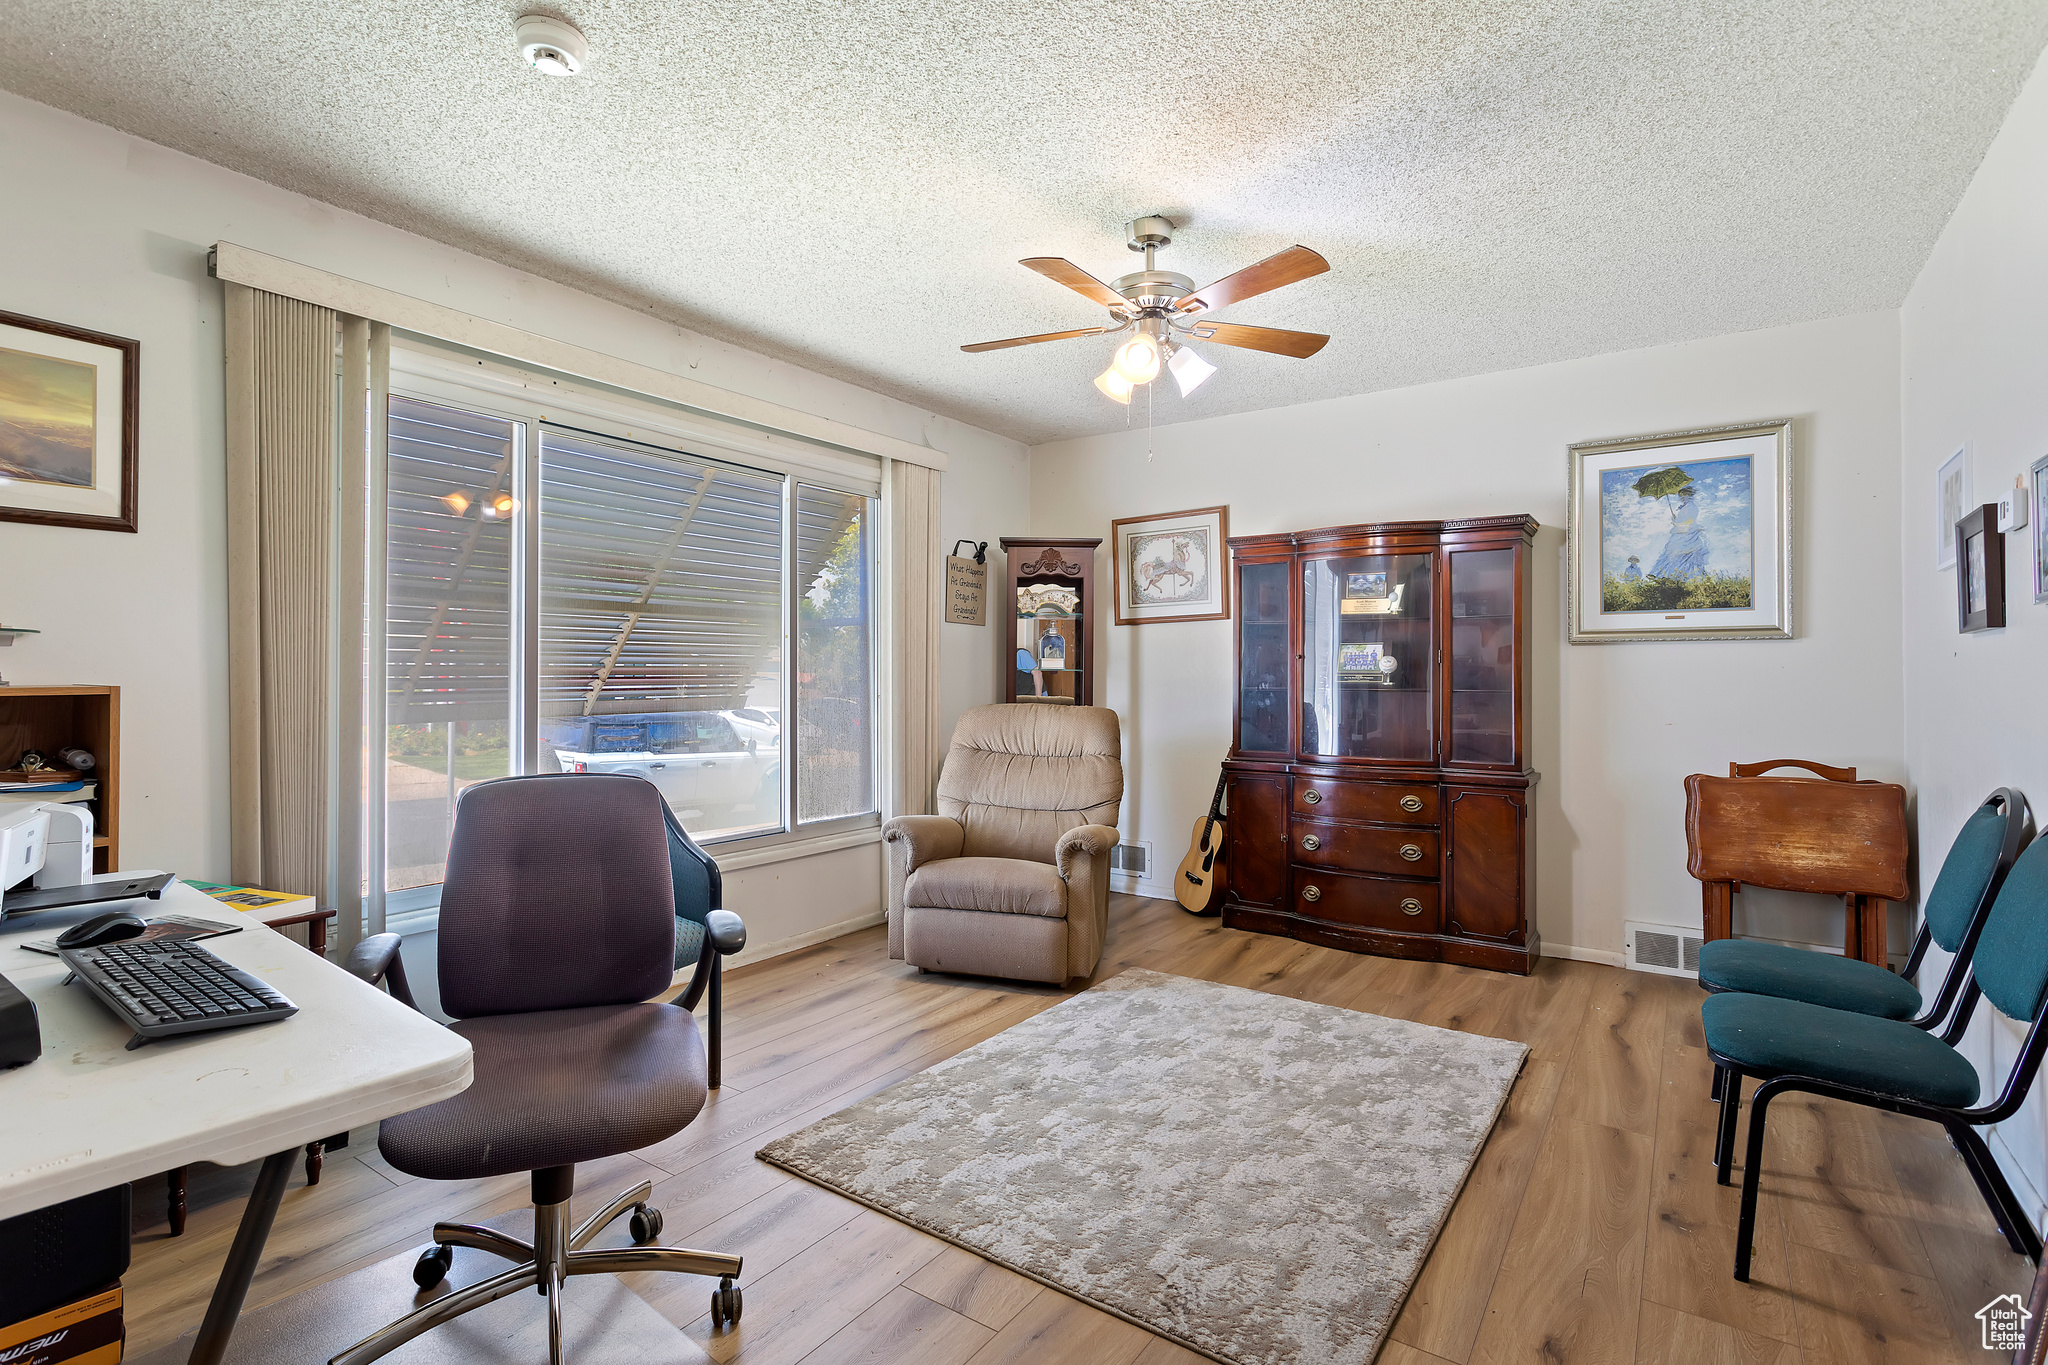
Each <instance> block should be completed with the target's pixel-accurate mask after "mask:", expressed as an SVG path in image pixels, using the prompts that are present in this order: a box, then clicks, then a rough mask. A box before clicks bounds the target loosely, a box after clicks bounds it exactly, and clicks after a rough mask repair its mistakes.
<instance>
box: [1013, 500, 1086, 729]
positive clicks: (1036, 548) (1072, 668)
mask: <svg viewBox="0 0 2048 1365" xmlns="http://www.w3.org/2000/svg"><path fill="white" fill-rule="evenodd" d="M1001 543H1002V547H1003V552H1004V553H1005V554H1006V555H1008V556H1009V565H1010V569H1009V574H1010V576H1009V587H1008V589H1007V590H1006V591H1007V594H1008V600H1007V601H999V602H998V603H996V606H997V609H998V610H1001V611H1002V612H1003V614H1004V615H1005V617H1007V619H1008V620H1009V623H1010V649H1009V653H1008V655H1007V656H1006V658H1005V661H1004V662H1005V664H1006V667H1004V668H1002V669H1000V670H998V676H999V677H1001V678H1002V679H1003V683H1002V685H1001V687H1000V688H999V690H998V692H997V695H996V700H997V701H999V702H1017V703H1022V704H1026V705H1032V706H1093V705H1094V704H1095V616H1096V609H1095V550H1096V547H1097V546H1099V545H1101V544H1102V539H1101V537H1099V536H1098V537H1096V538H1095V539H1093V540H1086V539H1067V540H1053V539H1045V538H1039V539H1035V540H1032V539H1014V538H1011V537H1009V536H1005V537H1004V538H1003V540H1002V542H1001Z"/></svg>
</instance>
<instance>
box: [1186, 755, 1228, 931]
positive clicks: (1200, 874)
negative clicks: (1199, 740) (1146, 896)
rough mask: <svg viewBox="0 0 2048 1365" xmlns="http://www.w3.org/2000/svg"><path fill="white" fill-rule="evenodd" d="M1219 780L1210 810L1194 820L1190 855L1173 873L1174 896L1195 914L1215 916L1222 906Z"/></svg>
mask: <svg viewBox="0 0 2048 1365" xmlns="http://www.w3.org/2000/svg"><path fill="white" fill-rule="evenodd" d="M1226 780H1227V779H1226V778H1224V777H1221V776H1219V777H1218V778H1217V779H1216V795H1215V796H1214V798H1212V799H1211V800H1210V802H1209V813H1208V814H1207V815H1205V816H1203V817H1202V818H1201V819H1199V820H1197V821H1195V833H1194V837H1193V838H1192V839H1190V840H1189V841H1188V856H1187V857H1185V858H1183V859H1181V860H1180V870H1179V871H1178V872H1176V873H1174V874H1173V898H1174V899H1175V900H1177V901H1179V902H1180V908H1181V909H1183V910H1186V911H1188V912H1189V913H1190V914H1196V915H1214V914H1218V913H1220V912H1221V911H1222V909H1223V859H1222V856H1221V855H1222V852H1223V814H1222V812H1223V784H1224V782H1225V781H1226Z"/></svg>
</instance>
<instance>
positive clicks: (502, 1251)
mask: <svg viewBox="0 0 2048 1365" xmlns="http://www.w3.org/2000/svg"><path fill="white" fill-rule="evenodd" d="M434 1240H435V1241H437V1242H439V1243H441V1244H442V1245H443V1246H451V1247H468V1248H469V1249H470V1250H471V1251H488V1252H490V1253H491V1255H493V1256H503V1257H504V1258H505V1259H506V1260H508V1261H514V1262H517V1261H530V1260H532V1259H533V1245H532V1243H530V1242H522V1241H520V1240H519V1239H518V1238H517V1237H513V1236H511V1235H509V1234H507V1233H503V1232H500V1231H498V1230H497V1229H496V1228H487V1227H484V1226H482V1225H481V1224H478V1223H436V1224H434Z"/></svg>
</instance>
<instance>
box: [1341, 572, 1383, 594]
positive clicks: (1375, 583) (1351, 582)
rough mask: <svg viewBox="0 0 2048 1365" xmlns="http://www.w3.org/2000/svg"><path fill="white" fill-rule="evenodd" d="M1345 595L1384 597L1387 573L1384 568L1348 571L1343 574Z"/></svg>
mask: <svg viewBox="0 0 2048 1365" xmlns="http://www.w3.org/2000/svg"><path fill="white" fill-rule="evenodd" d="M1344 595H1345V596H1346V597H1385V596H1386V595H1387V574H1386V570H1384V569H1376V570H1374V571H1373V572H1371V573H1348V574H1345V575H1344Z"/></svg>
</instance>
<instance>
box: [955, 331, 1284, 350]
mask: <svg viewBox="0 0 2048 1365" xmlns="http://www.w3.org/2000/svg"><path fill="white" fill-rule="evenodd" d="M1122 330H1123V328H1121V327H1077V328H1075V329H1074V330H1073V331H1071V332H1040V333H1039V334H1038V335H1037V336H1035V337H1010V338H1009V339H1007V340H1004V341H978V342H976V343H975V344H974V345H972V346H962V347H961V348H960V349H961V350H963V351H967V352H969V353H976V352H980V351H1000V350H1002V349H1003V348H1004V347H1006V346H1031V345H1035V344H1036V343H1038V342H1041V341H1065V340H1066V339H1067V338H1068V337H1092V336H1100V335H1101V334H1102V333H1104V332H1121V331H1122ZM1247 330H1250V331H1257V330H1258V329H1257V328H1249V329H1247ZM1296 335H1298V334H1296Z"/></svg>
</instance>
